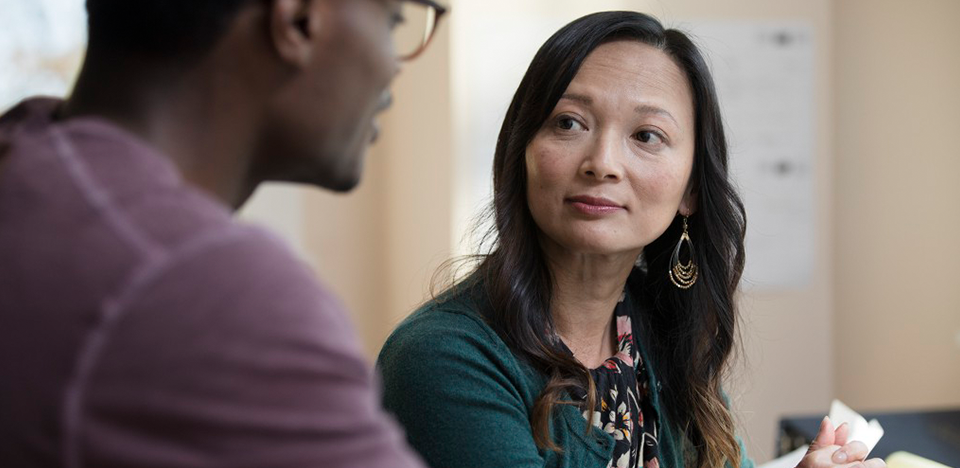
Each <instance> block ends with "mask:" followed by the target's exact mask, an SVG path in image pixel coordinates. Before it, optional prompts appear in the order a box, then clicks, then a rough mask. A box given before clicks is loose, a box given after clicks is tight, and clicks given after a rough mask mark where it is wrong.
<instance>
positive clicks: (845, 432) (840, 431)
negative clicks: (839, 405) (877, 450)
mask: <svg viewBox="0 0 960 468" xmlns="http://www.w3.org/2000/svg"><path fill="white" fill-rule="evenodd" d="M849 437H850V425H849V424H847V423H843V424H841V425H840V427H838V428H837V430H836V431H834V435H833V445H844V444H846V443H847V439H848V438H849ZM864 455H866V454H864Z"/></svg>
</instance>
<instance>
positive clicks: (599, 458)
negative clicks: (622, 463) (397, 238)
mask: <svg viewBox="0 0 960 468" xmlns="http://www.w3.org/2000/svg"><path fill="white" fill-rule="evenodd" d="M465 296H466V295H460V296H455V297H453V298H447V299H445V301H444V302H430V303H427V304H426V305H424V306H423V307H421V308H420V309H419V310H417V311H416V312H414V313H413V314H412V315H411V316H410V317H408V318H407V319H406V320H404V321H403V323H401V324H400V326H399V327H397V329H396V330H395V331H394V332H393V334H392V335H391V336H390V338H389V339H388V340H387V342H386V344H384V346H383V349H382V350H381V351H380V357H379V359H378V360H377V367H378V368H379V370H380V372H381V374H382V378H383V391H384V400H383V401H384V406H385V407H386V408H387V410H388V411H389V412H392V413H393V414H394V415H395V416H396V417H397V419H398V420H399V422H400V424H401V425H402V426H403V427H404V428H405V429H406V433H407V438H408V440H409V442H410V444H411V445H412V446H413V447H414V448H415V449H416V450H417V451H419V452H420V454H421V455H422V456H423V458H424V459H425V460H426V461H427V463H428V464H429V465H430V466H431V467H433V468H474V467H475V468H496V467H509V468H545V467H550V468H553V467H558V468H559V467H562V468H592V467H597V468H605V467H607V466H608V464H609V463H610V459H611V454H612V451H613V437H612V436H610V435H609V434H607V433H605V432H603V431H602V430H600V429H598V428H596V427H591V428H590V431H589V433H588V432H587V421H586V419H585V418H584V417H583V416H582V414H581V412H580V410H579V409H578V408H577V406H575V405H557V407H556V410H555V414H554V418H553V421H552V424H551V430H552V434H553V440H554V442H556V443H557V444H558V445H559V446H560V447H562V448H563V452H562V453H556V452H553V451H549V450H540V449H538V448H537V445H536V443H534V440H533V430H532V427H531V425H530V415H531V413H532V411H533V403H534V401H535V400H536V398H537V396H538V395H539V394H540V392H541V390H542V389H543V387H544V385H545V384H546V377H545V376H544V375H542V374H541V373H540V372H538V371H536V370H535V369H533V368H532V367H531V366H530V365H529V364H527V363H526V362H525V361H524V360H523V359H519V358H518V357H517V356H516V355H514V354H513V353H512V352H511V351H510V349H509V348H508V347H507V345H506V343H504V342H503V340H501V339H500V337H499V336H498V335H497V333H496V332H495V331H494V330H493V329H492V328H491V327H490V326H489V325H488V324H487V323H486V322H485V321H484V319H483V318H482V317H481V315H480V314H479V312H478V311H477V310H476V306H475V305H474V304H473V302H472V301H471V300H470V299H468V298H467V297H465ZM638 345H639V343H638ZM640 352H641V355H642V357H643V359H644V362H646V363H647V369H648V371H649V372H648V374H649V375H648V376H647V377H648V378H649V380H650V387H649V388H654V389H658V391H656V392H652V395H653V402H652V403H653V406H654V408H655V409H656V410H657V413H658V415H659V419H660V420H659V424H658V426H659V427H660V428H661V432H660V438H659V452H660V458H659V461H660V467H662V468H674V467H676V468H683V465H684V464H683V459H684V456H683V453H682V451H683V448H682V445H683V444H682V442H681V439H682V438H683V437H682V435H680V434H679V433H678V431H677V430H676V428H675V427H674V426H672V425H671V424H669V422H668V421H667V420H666V419H665V417H664V411H662V410H661V408H660V394H659V393H660V392H659V387H658V385H657V382H656V379H655V377H654V374H655V372H654V370H653V366H652V363H651V362H650V360H649V359H647V355H646V354H645V352H644V350H643V347H642V346H640ZM741 453H743V454H744V458H743V460H742V461H741V465H740V466H741V467H742V468H753V462H752V461H751V460H750V459H748V458H746V455H745V453H746V451H745V450H744V449H743V445H742V443H741Z"/></svg>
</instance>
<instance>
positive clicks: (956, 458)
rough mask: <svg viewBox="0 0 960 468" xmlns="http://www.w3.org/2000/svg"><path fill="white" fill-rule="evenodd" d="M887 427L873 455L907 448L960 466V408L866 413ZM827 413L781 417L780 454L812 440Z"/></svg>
mask: <svg viewBox="0 0 960 468" xmlns="http://www.w3.org/2000/svg"><path fill="white" fill-rule="evenodd" d="M863 417H864V418H866V419H867V421H869V420H871V419H876V420H877V421H878V422H879V423H880V425H881V426H883V431H884V433H883V438H882V439H880V442H878V443H877V446H876V447H874V449H873V451H872V452H870V457H871V458H874V457H879V458H887V456H888V455H890V454H891V453H893V452H898V451H901V450H903V451H906V452H910V453H912V454H914V455H919V456H921V457H924V458H928V459H930V460H933V461H935V462H938V463H943V464H944V465H947V466H952V467H957V468H960V409H951V410H942V411H923V412H916V411H914V412H898V413H865V414H864V415H863ZM822 420H823V416H816V417H785V418H782V419H781V420H780V441H779V444H778V445H779V447H778V448H777V450H778V453H779V455H785V454H787V453H789V452H790V451H792V450H794V449H796V448H799V447H800V446H802V445H804V444H808V443H810V441H811V440H813V438H814V437H815V436H816V435H817V430H818V429H820V421H822Z"/></svg>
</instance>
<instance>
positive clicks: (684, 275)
mask: <svg viewBox="0 0 960 468" xmlns="http://www.w3.org/2000/svg"><path fill="white" fill-rule="evenodd" d="M684 241H686V242H687V247H688V248H689V249H690V259H689V260H687V263H686V264H682V263H680V246H682V245H683V242H684ZM693 257H694V255H693V241H691V240H690V233H688V232H687V217H686V216H684V217H683V234H681V235H680V241H679V242H677V247H676V248H674V249H673V256H671V257H670V265H671V266H670V272H669V274H670V281H671V282H673V284H674V286H676V287H678V288H680V289H689V288H690V286H693V284H694V283H696V282H697V265H696V264H694V263H693Z"/></svg>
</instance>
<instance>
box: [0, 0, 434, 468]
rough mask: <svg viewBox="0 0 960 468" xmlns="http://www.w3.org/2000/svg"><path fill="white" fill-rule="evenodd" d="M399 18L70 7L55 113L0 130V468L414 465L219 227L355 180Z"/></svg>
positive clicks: (299, 303)
mask: <svg viewBox="0 0 960 468" xmlns="http://www.w3.org/2000/svg"><path fill="white" fill-rule="evenodd" d="M416 3H418V4H422V5H424V8H428V9H429V11H430V12H431V13H432V14H439V13H442V9H441V8H440V7H438V6H436V5H435V4H432V2H429V1H427V0H417V2H416ZM404 5H407V6H409V5H408V4H405V3H403V2H400V1H397V0H136V1H130V0H87V9H88V13H89V26H90V27H89V46H88V52H87V57H86V60H85V62H84V65H83V69H82V71H81V74H80V76H79V79H78V82H77V84H76V87H75V89H74V91H73V93H72V95H71V97H70V98H69V99H68V100H67V101H65V102H63V101H57V100H52V99H30V100H27V101H24V102H23V103H21V104H20V105H19V106H17V107H15V108H14V109H13V110H11V111H9V112H8V113H7V114H5V115H4V116H3V117H2V118H0V466H2V467H11V468H13V467H17V468H28V467H41V466H67V467H81V466H90V467H119V466H124V467H126V466H129V467H187V466H189V467H201V466H216V467H235V466H244V467H331V468H339V467H364V468H377V467H415V466H420V464H419V462H418V461H417V458H416V457H415V456H414V455H413V454H412V453H411V452H410V451H409V449H407V448H406V446H405V445H404V443H403V441H402V439H403V438H402V436H401V433H400V431H399V430H398V429H397V428H396V427H395V426H394V425H393V424H392V423H390V422H389V421H387V420H386V418H385V416H384V415H383V413H382V411H381V410H380V406H379V402H378V398H377V396H376V394H375V391H374V390H373V388H372V387H373V385H372V383H371V375H370V371H369V368H368V366H367V365H366V363H365V361H364V359H363V358H362V356H361V351H360V348H359V346H358V343H357V340H356V339H355V337H354V334H353V331H352V330H351V328H350V326H349V325H348V323H347V322H346V319H345V316H344V314H343V313H342V311H341V309H340V305H339V304H338V303H337V302H336V301H335V300H334V299H333V298H332V297H331V295H330V294H329V293H327V292H326V291H325V290H323V288H322V287H321V286H319V285H318V284H317V283H316V280H315V279H314V278H313V276H312V274H311V273H310V272H309V271H307V270H306V269H305V268H304V267H303V266H302V265H301V264H300V263H298V262H297V261H296V260H295V259H294V258H293V257H292V256H291V254H290V253H289V251H288V250H287V249H286V248H285V247H284V246H282V245H279V244H278V242H277V241H276V240H275V239H274V238H273V237H271V236H270V235H268V234H266V233H264V232H261V231H259V230H257V229H255V228H251V227H246V226H243V225H240V224H238V223H236V222H235V221H234V220H233V219H232V218H231V216H230V215H231V211H232V210H233V209H235V208H237V207H238V206H239V205H241V204H242V203H243V202H244V200H245V199H246V198H247V197H248V196H249V195H250V194H251V193H252V192H253V190H254V189H255V187H256V186H257V185H258V184H259V183H260V182H262V181H265V180H285V181H298V182H306V183H310V184H314V185H317V186H320V187H325V188H329V189H333V190H349V189H350V188H352V187H353V186H354V185H356V183H357V181H358V178H359V176H360V172H361V167H362V159H363V154H364V151H365V149H366V147H367V145H368V143H369V142H370V141H371V140H372V139H373V138H375V136H376V130H375V126H374V124H373V118H374V116H375V115H376V114H377V113H378V111H381V110H382V109H383V108H384V107H385V105H386V104H388V101H389V94H388V93H387V92H386V91H385V90H386V88H387V86H388V84H389V83H390V81H391V79H392V78H393V77H394V76H395V75H396V74H397V72H398V69H399V65H398V63H399V58H398V55H397V53H396V52H395V51H394V49H393V46H392V36H391V28H392V27H395V26H396V25H398V24H400V22H401V21H402V18H400V16H399V14H398V12H400V11H401V8H402V6H404ZM428 24H429V25H430V29H431V30H430V31H428V34H426V36H424V37H429V36H430V34H429V33H431V32H432V27H433V26H434V23H433V22H430V23H428ZM425 42H426V40H424V41H423V43H422V44H420V45H421V49H422V47H423V46H425V45H426V44H425Z"/></svg>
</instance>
